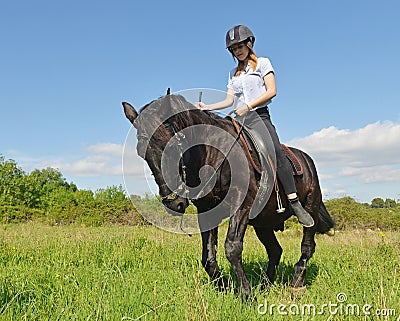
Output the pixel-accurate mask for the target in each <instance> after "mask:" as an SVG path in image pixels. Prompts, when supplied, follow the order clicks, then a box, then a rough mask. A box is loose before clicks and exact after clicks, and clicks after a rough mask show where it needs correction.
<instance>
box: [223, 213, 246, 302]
mask: <svg viewBox="0 0 400 321" xmlns="http://www.w3.org/2000/svg"><path fill="white" fill-rule="evenodd" d="M248 220H249V219H248V210H243V209H242V210H238V211H237V212H236V213H235V214H234V215H233V216H232V217H231V219H230V220H229V227H228V233H227V235H226V240H225V254H226V257H227V259H228V261H229V262H230V263H231V265H232V268H233V271H234V272H235V276H236V280H237V283H238V290H239V292H240V293H241V294H242V295H243V297H244V298H246V299H247V298H248V296H249V295H250V283H249V280H248V279H247V277H246V274H245V273H244V269H243V262H242V252H243V237H244V233H245V232H246V227H247V223H248Z"/></svg>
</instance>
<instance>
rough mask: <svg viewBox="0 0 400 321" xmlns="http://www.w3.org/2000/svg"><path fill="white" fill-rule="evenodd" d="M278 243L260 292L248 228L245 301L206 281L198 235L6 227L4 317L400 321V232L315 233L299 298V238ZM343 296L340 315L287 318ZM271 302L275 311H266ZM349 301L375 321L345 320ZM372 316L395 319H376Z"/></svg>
mask: <svg viewBox="0 0 400 321" xmlns="http://www.w3.org/2000/svg"><path fill="white" fill-rule="evenodd" d="M225 233H226V231H221V232H220V241H219V243H220V244H219V252H218V260H219V263H220V266H221V267H222V269H223V271H224V274H225V275H226V276H228V277H229V278H230V279H231V280H232V275H233V272H232V270H231V268H230V265H229V263H228V262H227V260H226V259H225V257H224V251H223V239H224V234H225ZM278 238H279V240H280V242H281V244H282V246H283V248H284V253H283V256H282V261H281V264H280V265H279V268H278V276H277V280H276V283H275V284H274V285H273V286H271V287H270V288H269V289H268V290H266V291H265V290H261V289H260V284H261V278H262V274H263V272H262V270H263V269H264V268H265V267H266V262H267V256H266V253H265V251H264V248H263V246H262V245H261V243H259V241H258V240H257V239H256V236H255V233H254V232H253V230H252V229H251V228H250V229H249V230H248V233H247V234H246V238H245V245H244V246H245V250H244V265H245V269H246V272H247V275H248V276H249V278H250V281H251V283H252V285H253V289H254V300H253V301H252V302H250V303H248V302H245V303H244V302H242V301H241V300H240V298H238V297H237V296H236V295H235V293H234V291H233V289H232V290H229V291H228V292H226V293H221V292H218V291H216V290H215V288H214V287H213V285H212V284H210V283H209V280H208V277H207V276H206V274H205V272H204V270H203V268H202V266H201V264H200V253H201V242H200V236H199V235H194V236H193V237H188V236H186V235H177V234H172V233H168V232H164V231H162V230H159V229H156V228H154V227H151V226H142V227H93V228H91V227H86V228H84V227H76V226H73V225H70V226H62V227H56V226H48V225H41V224H39V223H31V224H19V225H3V226H1V227H0V320H397V319H398V318H399V317H400V302H399V301H400V300H399V298H400V280H399V276H400V273H399V271H400V267H399V263H400V233H399V232H385V234H384V233H382V232H380V231H369V232H366V231H365V232H364V231H356V230H353V231H346V232H340V233H338V234H336V236H334V237H328V236H324V235H319V236H317V251H316V253H315V255H314V258H313V259H312V260H311V261H310V263H309V264H308V271H307V277H306V281H307V292H306V293H305V294H304V295H303V296H300V297H297V298H295V299H292V298H291V296H290V289H289V286H288V284H289V282H290V279H291V277H292V275H293V265H294V264H295V263H296V262H297V260H298V258H299V257H300V241H301V232H300V231H296V230H292V231H287V232H283V233H278ZM232 283H234V281H232ZM339 293H342V294H345V295H346V296H347V300H346V301H344V302H343V304H344V305H343V304H342V310H343V311H342V313H340V311H337V313H336V314H332V313H329V311H327V310H325V311H323V312H324V313H322V314H321V315H318V314H317V313H316V315H315V316H313V315H309V314H307V313H303V315H299V314H297V315H292V313H291V312H296V311H295V309H296V307H298V308H301V307H302V306H304V305H307V304H312V305H314V306H316V307H317V308H320V307H321V306H323V305H324V304H326V305H328V304H329V303H332V304H335V303H336V304H338V303H339V302H338V301H337V299H338V298H337V296H338V294H339ZM273 304H275V305H276V307H273V308H272V310H270V308H271V305H273ZM346 304H352V305H353V306H354V305H358V306H359V307H361V308H362V307H363V306H365V305H366V304H369V305H371V308H370V310H369V312H370V313H371V315H370V316H365V315H364V314H361V315H360V316H355V315H352V314H351V313H347V314H348V315H346V311H345V310H346V309H345V308H346V306H345V305H346ZM279 305H281V309H282V311H280V312H285V311H286V312H287V315H281V313H278V310H277V309H278V306H279ZM265 307H267V310H268V311H267V312H266V313H265V314H260V313H259V311H258V310H259V309H260V312H263V311H262V309H263V308H265ZM283 307H286V310H285V309H284V308H283ZM289 307H291V309H292V311H290V312H289V310H288V309H289ZM378 309H379V310H378ZM384 309H387V310H384ZM377 311H387V313H386V314H391V315H390V316H377V315H376V312H377ZM264 312H265V311H264ZM305 312H307V311H305ZM318 312H319V310H318ZM333 312H335V311H333ZM348 312H351V311H348ZM271 314H272V315H271ZM349 314H350V315H349Z"/></svg>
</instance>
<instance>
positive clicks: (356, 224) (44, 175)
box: [0, 155, 400, 229]
mask: <svg viewBox="0 0 400 321" xmlns="http://www.w3.org/2000/svg"><path fill="white" fill-rule="evenodd" d="M157 204H158V205H159V199H157V197H155V196H149V195H146V196H144V197H143V196H138V195H131V196H127V195H126V194H125V192H124V189H123V188H122V186H110V187H107V188H100V189H97V190H96V191H91V190H80V189H78V187H77V186H76V185H75V184H74V183H71V182H67V181H66V179H65V178H64V177H63V175H62V173H61V172H60V171H59V170H57V169H54V168H45V169H40V170H39V169H35V170H33V171H32V172H30V173H27V172H25V171H23V170H22V169H21V168H20V167H18V165H17V163H16V162H15V161H14V160H11V159H8V160H6V159H5V158H4V157H3V156H1V155H0V223H13V222H26V221H30V220H37V221H42V222H45V223H49V224H54V225H59V224H71V223H78V224H84V225H89V226H98V225H104V224H110V223H111V224H114V223H116V224H124V225H139V224H146V222H145V221H144V220H143V218H142V217H141V215H140V214H139V213H138V211H137V208H139V207H140V206H142V207H143V206H145V207H146V208H149V209H151V210H152V211H158V210H162V206H158V205H157ZM325 204H326V207H327V208H328V210H329V212H330V213H331V215H332V217H333V218H334V219H335V221H336V223H337V228H339V229H346V228H382V229H400V202H399V201H397V202H396V201H395V200H393V199H386V200H383V199H382V198H374V199H373V200H372V201H371V204H368V203H358V202H356V201H355V200H354V199H353V198H351V197H342V198H336V199H331V200H328V201H326V202H325ZM195 212H196V209H195V208H193V206H191V207H190V208H189V209H188V213H190V214H193V213H195ZM295 222H296V221H295V220H293V221H292V222H291V221H290V220H289V222H288V223H289V224H288V225H287V226H288V227H291V224H294V223H295Z"/></svg>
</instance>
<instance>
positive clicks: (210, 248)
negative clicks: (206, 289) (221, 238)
mask: <svg viewBox="0 0 400 321" xmlns="http://www.w3.org/2000/svg"><path fill="white" fill-rule="evenodd" d="M201 240H202V243H203V253H202V258H201V263H202V265H203V267H204V269H205V270H206V272H207V274H208V275H209V276H210V279H211V281H213V282H215V283H216V284H217V285H218V287H219V288H220V289H226V288H227V287H228V280H227V279H226V277H224V276H223V275H222V274H221V271H220V270H219V267H218V263H217V244H218V227H215V228H213V229H211V230H209V231H204V232H201Z"/></svg>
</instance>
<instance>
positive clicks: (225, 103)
mask: <svg viewBox="0 0 400 321" xmlns="http://www.w3.org/2000/svg"><path fill="white" fill-rule="evenodd" d="M233 101H234V97H233V90H232V89H230V88H229V89H228V91H227V92H226V97H225V99H224V100H221V101H219V102H217V103H214V104H208V105H206V104H204V103H202V102H196V103H194V105H195V106H196V107H197V108H199V109H202V110H217V109H224V108H227V107H230V106H232V104H233Z"/></svg>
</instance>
